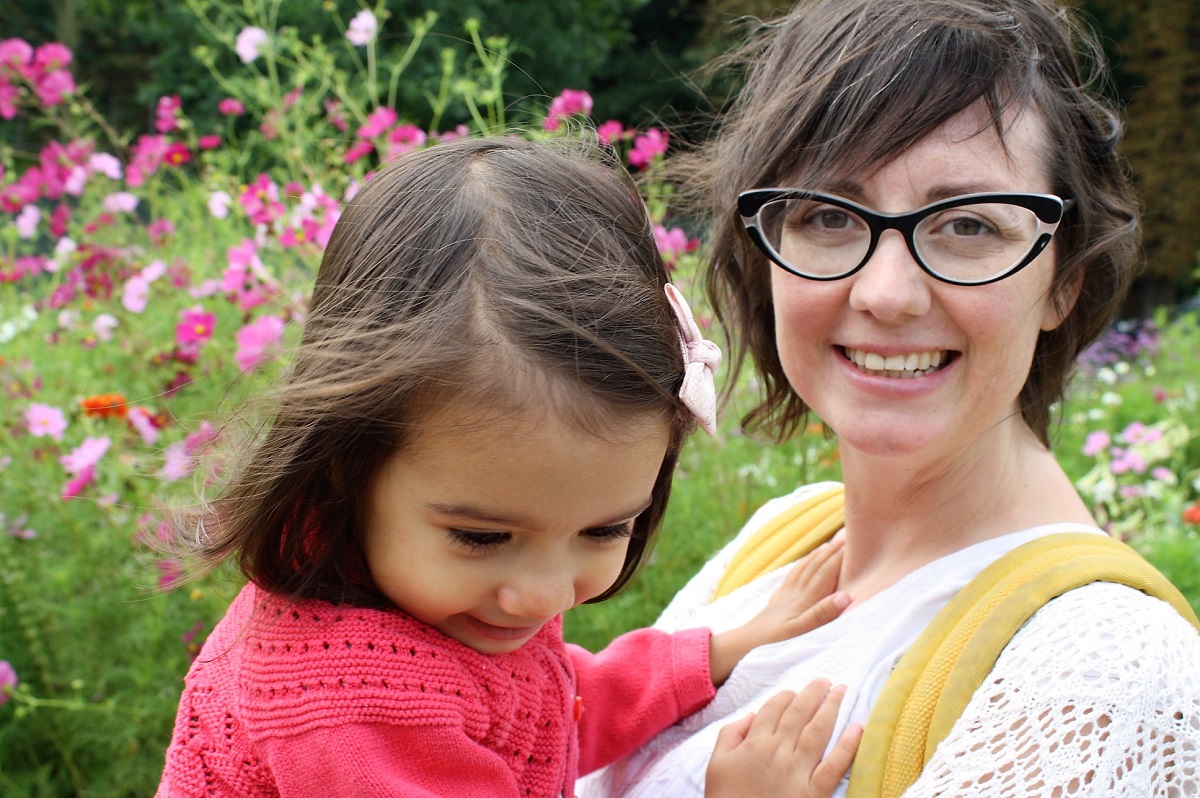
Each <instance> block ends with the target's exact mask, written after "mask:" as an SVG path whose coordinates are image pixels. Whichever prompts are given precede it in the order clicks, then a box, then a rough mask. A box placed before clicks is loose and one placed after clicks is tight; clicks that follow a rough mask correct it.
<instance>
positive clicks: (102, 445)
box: [58, 436, 112, 474]
mask: <svg viewBox="0 0 1200 798" xmlns="http://www.w3.org/2000/svg"><path fill="white" fill-rule="evenodd" d="M111 445H112V439H110V438H108V437H107V436H105V437H101V438H90V437H89V438H84V439H83V443H81V444H79V445H78V446H76V447H75V448H74V449H72V450H71V451H70V453H69V454H64V455H63V456H62V457H60V458H58V462H60V463H62V465H63V468H65V469H66V471H67V473H68V474H82V473H83V472H84V470H85V469H88V468H94V467H95V466H96V464H97V463H99V462H100V458H101V457H103V456H104V453H105V452H107V451H108V447H109V446H111Z"/></svg>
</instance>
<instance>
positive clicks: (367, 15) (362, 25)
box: [346, 9, 379, 47]
mask: <svg viewBox="0 0 1200 798" xmlns="http://www.w3.org/2000/svg"><path fill="white" fill-rule="evenodd" d="M378 31H379V21H378V20H377V19H375V15H374V14H372V13H371V12H370V11H368V10H366V9H363V10H362V11H359V12H358V13H357V14H355V15H354V18H353V19H351V20H350V26H349V27H348V28H347V29H346V39H347V40H348V41H349V42H350V43H351V44H353V45H354V46H355V47H366V46H367V45H368V44H370V43H371V42H373V41H375V34H376V33H378Z"/></svg>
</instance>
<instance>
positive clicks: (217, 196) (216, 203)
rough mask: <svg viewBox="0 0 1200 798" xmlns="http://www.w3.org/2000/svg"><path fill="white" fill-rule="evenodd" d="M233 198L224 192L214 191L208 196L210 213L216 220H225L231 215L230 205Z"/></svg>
mask: <svg viewBox="0 0 1200 798" xmlns="http://www.w3.org/2000/svg"><path fill="white" fill-rule="evenodd" d="M231 202H233V197H231V196H229V194H227V193H226V192H224V191H214V192H213V193H212V194H209V195H208V212H209V213H211V214H212V216H213V218H214V219H224V218H225V217H226V216H228V215H229V204H230V203H231Z"/></svg>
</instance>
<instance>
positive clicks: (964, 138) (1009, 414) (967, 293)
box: [771, 107, 1060, 458]
mask: <svg viewBox="0 0 1200 798" xmlns="http://www.w3.org/2000/svg"><path fill="white" fill-rule="evenodd" d="M981 130H982V132H978V131H981ZM1044 136H1045V134H1044V132H1043V125H1042V122H1041V119H1040V117H1038V116H1037V115H1036V114H1035V113H1025V114H1023V115H1022V116H1020V117H1019V118H1018V119H1017V120H1016V121H1015V122H1014V123H1013V124H1012V125H1011V127H1010V128H1009V129H1008V132H1007V133H1006V137H1005V139H1006V143H1007V145H1008V146H1007V150H1006V149H1005V147H1004V146H1003V145H1002V144H1001V141H1000V139H999V137H998V136H997V134H996V132H995V129H994V128H993V127H992V126H991V125H990V124H988V123H987V117H986V115H985V114H984V113H983V111H982V109H981V108H979V107H972V108H968V109H967V110H965V111H963V112H962V113H960V114H959V115H958V116H956V117H954V118H952V119H951V120H950V121H948V122H947V123H946V124H945V125H943V126H942V127H941V128H940V129H938V130H937V131H935V132H934V133H932V134H930V135H929V136H928V137H927V138H925V139H922V140H921V141H920V142H918V143H917V144H916V145H915V146H913V147H912V148H911V149H909V150H908V151H906V152H905V153H904V154H903V155H901V156H899V157H898V158H896V159H895V160H893V161H890V162H888V163H886V164H885V165H884V166H883V167H882V168H880V169H878V170H877V171H875V172H872V173H870V174H865V175H846V176H844V177H843V178H842V179H840V180H837V181H836V182H834V183H832V184H829V185H819V186H802V187H801V188H809V189H814V190H821V191H826V192H828V193H833V194H838V195H841V196H844V197H846V198H848V199H852V200H856V201H857V202H859V203H861V204H863V205H866V206H868V207H870V208H873V209H875V210H877V211H881V212H885V213H886V212H891V213H895V212H902V211H910V210H913V209H915V208H918V207H920V206H922V205H925V204H927V203H930V202H933V201H935V200H939V199H944V198H947V197H953V196H957V195H961V194H969V193H975V192H985V191H991V192H1022V193H1028V192H1034V193H1050V190H1051V186H1050V180H1049V175H1048V170H1047V168H1046V165H1045V163H1044V156H1043V152H1045V150H1046V147H1045V146H1044ZM1054 265H1055V255H1054V248H1053V247H1047V249H1046V250H1044V251H1043V252H1042V254H1041V255H1040V256H1039V257H1038V258H1037V259H1036V260H1034V261H1033V262H1032V263H1031V264H1030V265H1028V266H1027V267H1025V268H1024V269H1023V270H1021V271H1019V272H1017V273H1016V274H1014V275H1012V276H1011V277H1008V278H1006V279H1004V280H1001V281H1000V282H997V283H992V284H989V285H981V286H957V285H949V284H946V283H943V282H939V281H938V280H936V279H934V278H933V277H930V276H929V275H928V274H926V273H925V272H923V271H922V270H921V268H920V267H919V266H918V265H917V263H916V262H915V261H914V260H913V257H912V255H911V254H910V253H909V250H908V248H907V246H906V245H905V242H904V239H903V238H902V236H901V234H900V233H899V232H897V231H895V230H889V231H887V232H885V233H884V234H883V235H882V237H881V238H880V240H879V245H878V248H877V249H876V251H875V253H874V254H873V255H872V256H871V259H870V260H869V261H868V262H867V264H866V265H865V266H864V267H863V268H862V269H861V270H860V271H859V272H857V273H856V274H854V275H851V276H850V277H847V278H845V279H841V280H834V281H831V282H817V281H812V280H807V279H804V278H802V277H797V276H795V275H792V274H789V273H787V272H785V271H783V270H782V269H779V268H775V267H772V271H771V285H772V295H773V302H774V309H775V319H776V345H777V347H778V350H779V355H780V359H781V361H782V364H783V368H784V372H785V373H786V375H787V378H788V381H789V382H790V383H791V385H792V386H793V388H794V389H795V390H796V391H797V393H798V394H799V395H800V396H801V397H802V398H803V399H804V401H805V402H806V403H807V404H808V406H809V407H811V408H812V409H813V411H814V412H815V413H816V414H817V415H818V416H820V418H821V419H822V420H824V421H825V422H826V423H827V424H828V425H829V426H830V427H831V428H832V429H833V430H834V431H835V432H836V433H837V434H838V436H839V439H840V441H841V443H842V445H843V446H849V447H852V448H853V449H857V450H861V451H863V452H864V453H868V454H876V455H881V456H902V457H906V456H921V455H926V456H929V457H931V458H944V457H947V456H949V457H955V456H956V455H958V454H962V453H965V452H968V451H970V449H971V447H972V446H973V445H974V444H979V443H983V444H984V445H988V444H987V443H986V441H985V439H984V438H983V435H984V433H985V432H987V431H988V430H991V429H994V428H996V427H998V426H999V425H1002V424H1011V423H1023V421H1022V420H1021V416H1020V410H1019V406H1018V403H1017V396H1018V394H1019V393H1020V390H1021V387H1022V386H1023V385H1024V383H1025V379H1026V376H1027V375H1028V373H1029V368H1030V364H1031V362H1032V358H1033V351H1034V344H1035V343H1036V341H1037V338H1038V334H1039V333H1040V332H1041V331H1042V330H1048V329H1053V328H1054V327H1056V326H1057V325H1058V323H1059V322H1060V318H1059V316H1058V315H1057V313H1056V311H1055V309H1054V306H1053V303H1052V302H1051V301H1050V296H1049V289H1050V285H1051V281H1052V278H1053V275H1054ZM889 358H892V361H891V362H888V359H889ZM897 358H899V360H897ZM900 364H902V365H900ZM931 364H936V367H933V365H931ZM897 366H899V367H897ZM913 366H916V368H913Z"/></svg>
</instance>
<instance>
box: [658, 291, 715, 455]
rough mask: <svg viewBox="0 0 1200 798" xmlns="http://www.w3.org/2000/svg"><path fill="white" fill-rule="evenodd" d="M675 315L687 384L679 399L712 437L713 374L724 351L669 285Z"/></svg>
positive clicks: (713, 428)
mask: <svg viewBox="0 0 1200 798" xmlns="http://www.w3.org/2000/svg"><path fill="white" fill-rule="evenodd" d="M663 290H665V291H666V293H667V301H668V302H670V303H671V311H672V313H674V314H675V327H676V328H677V329H678V330H679V347H680V349H681V350H682V351H683V384H682V385H680V386H679V398H680V400H682V401H683V404H684V406H685V407H687V409H688V410H690V411H691V413H692V415H693V416H695V417H696V421H697V422H698V423H699V424H700V426H701V427H702V428H703V429H704V431H705V432H707V433H708V434H709V435H715V434H716V432H717V386H716V383H715V381H714V380H713V372H714V371H716V369H717V366H718V365H720V363H721V349H720V347H718V346H717V345H716V344H714V343H713V342H712V341H710V340H708V339H707V338H705V337H704V335H703V334H702V333H701V332H700V326H699V325H698V324H696V318H695V316H693V315H692V309H691V308H690V307H688V303H687V300H685V299H684V298H683V294H681V293H679V289H678V288H676V287H675V286H673V285H671V284H670V283H667V284H666V286H665V287H664V289H663Z"/></svg>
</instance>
